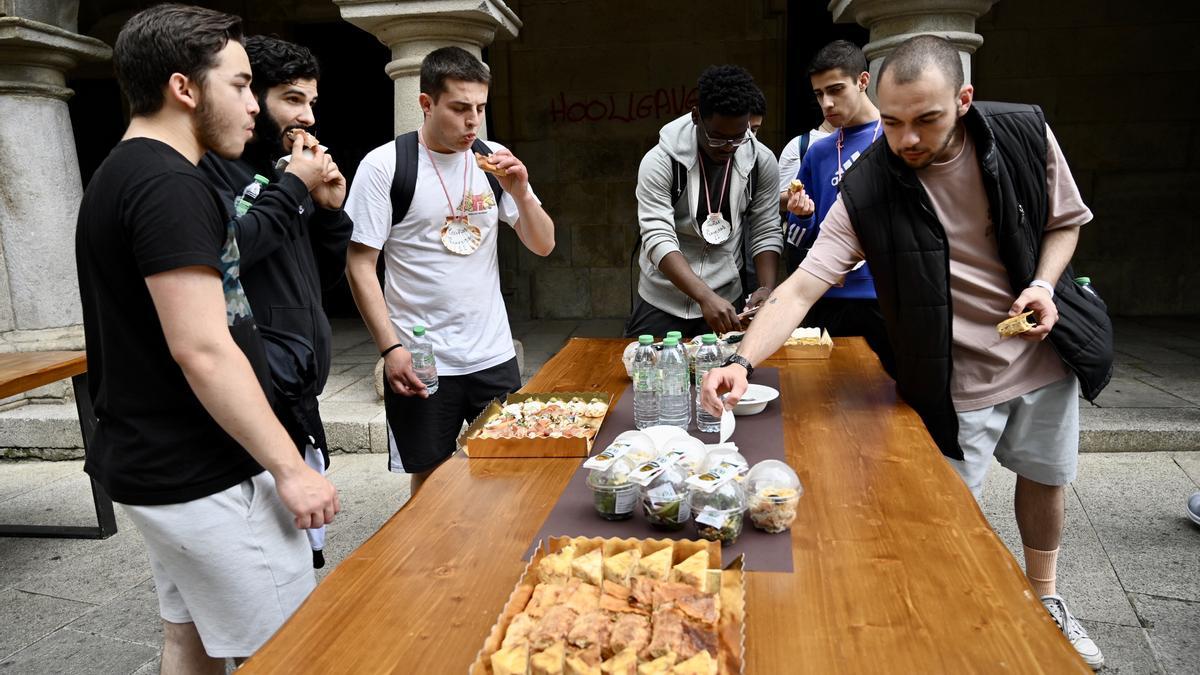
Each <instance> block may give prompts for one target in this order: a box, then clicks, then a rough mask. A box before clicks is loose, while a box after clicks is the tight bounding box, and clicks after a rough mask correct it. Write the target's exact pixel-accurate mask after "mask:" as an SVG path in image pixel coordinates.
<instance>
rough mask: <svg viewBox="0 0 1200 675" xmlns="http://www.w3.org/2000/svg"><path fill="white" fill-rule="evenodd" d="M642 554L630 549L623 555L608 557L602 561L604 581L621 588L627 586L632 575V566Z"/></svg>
mask: <svg viewBox="0 0 1200 675" xmlns="http://www.w3.org/2000/svg"><path fill="white" fill-rule="evenodd" d="M641 557H642V552H641V551H639V550H637V549H636V548H631V549H629V550H628V551H625V552H624V553H618V554H617V555H610V556H608V557H607V558H605V559H604V580H605V581H606V582H608V581H611V582H613V583H616V584H620V585H622V586H628V585H629V577H630V575H632V574H633V568H634V565H636V564H637V561H638V560H639V559H641Z"/></svg>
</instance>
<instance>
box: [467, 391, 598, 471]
mask: <svg viewBox="0 0 1200 675" xmlns="http://www.w3.org/2000/svg"><path fill="white" fill-rule="evenodd" d="M576 396H578V397H579V398H582V399H583V400H585V401H590V400H591V399H593V398H598V399H600V400H601V401H604V402H605V403H606V404H607V405H609V406H611V405H612V394H610V393H608V392H606V391H562V392H559V391H553V392H537V393H523V394H522V393H517V394H509V395H508V398H507V400H505V401H504V402H501V401H500V400H498V399H497V400H494V401H492V402H491V403H489V404H488V406H487V407H486V408H484V409H483V412H481V413H479V416H478V417H476V418H475V420H474V421H473V422H471V425H470V426H468V427H467V429H466V431H464V432H462V434H460V435H459V437H458V447H459V449H460V450H462V451H463V452H464V453H466V455H467V456H468V457H476V458H481V457H482V458H499V457H587V456H588V455H590V454H591V452H592V443H593V441H595V439H596V435H597V434H599V433H600V425H601V424H603V423H604V418H603V417H601V418H599V419H600V421H599V422H597V424H596V434H593V435H592V436H591V438H472V436H474V435H475V434H476V433H477V432H478V431H479V430H480V429H482V428H483V425H484V424H485V423H486V422H487V421H488V420H490V419H491V418H493V417H495V416H496V415H499V414H500V409H501V408H502V407H503V406H504V405H506V404H508V403H520V402H523V401H529V400H539V401H547V400H549V399H551V398H561V399H563V400H564V401H569V400H571V399H572V398H574V397H576ZM606 417H607V415H606Z"/></svg>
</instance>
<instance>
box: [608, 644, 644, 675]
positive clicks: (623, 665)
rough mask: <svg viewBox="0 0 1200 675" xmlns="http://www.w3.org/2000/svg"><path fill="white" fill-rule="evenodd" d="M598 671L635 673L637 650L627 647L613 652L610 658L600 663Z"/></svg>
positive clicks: (617, 674)
mask: <svg viewBox="0 0 1200 675" xmlns="http://www.w3.org/2000/svg"><path fill="white" fill-rule="evenodd" d="M600 672H601V673H603V674H604V675H637V651H636V650H635V649H633V648H628V649H626V650H625V651H623V652H621V653H619V654H614V655H613V657H612V658H611V659H609V660H607V661H605V662H604V663H601V664H600Z"/></svg>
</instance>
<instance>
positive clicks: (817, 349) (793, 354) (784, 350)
mask: <svg viewBox="0 0 1200 675" xmlns="http://www.w3.org/2000/svg"><path fill="white" fill-rule="evenodd" d="M832 353H833V338H831V337H829V331H827V330H825V329H821V339H820V341H819V342H818V343H817V344H815V345H788V344H785V345H783V346H782V347H780V348H779V349H778V350H777V351H776V352H775V353H774V354H772V355H771V358H773V359H786V360H789V361H803V360H808V359H827V358H829V356H830V354H832Z"/></svg>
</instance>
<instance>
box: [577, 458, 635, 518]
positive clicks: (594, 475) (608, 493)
mask: <svg viewBox="0 0 1200 675" xmlns="http://www.w3.org/2000/svg"><path fill="white" fill-rule="evenodd" d="M636 466H637V465H636V464H635V463H634V462H633V460H631V459H630V458H629V455H625V456H623V457H619V458H617V460H616V461H615V462H613V463H612V466H610V467H608V469H607V470H604V471H600V470H598V469H593V470H592V472H591V473H589V474H588V478H587V484H588V487H590V488H591V489H592V502H593V504H594V505H595V507H596V513H598V514H600V517H601V518H604V519H605V520H625V519H627V518H629V517H630V516H632V515H633V509H634V507H635V506H637V501H638V492H639V487H638V485H637V484H636V483H633V482H630V480H629V474H630V472H632V471H633V469H634V468H635V467H636Z"/></svg>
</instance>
